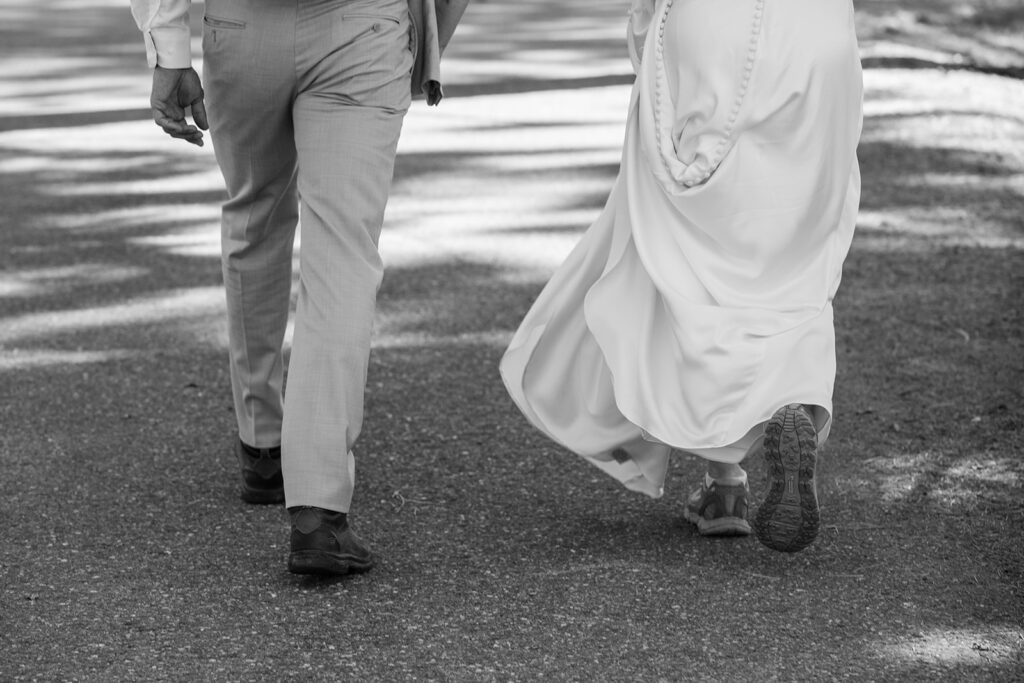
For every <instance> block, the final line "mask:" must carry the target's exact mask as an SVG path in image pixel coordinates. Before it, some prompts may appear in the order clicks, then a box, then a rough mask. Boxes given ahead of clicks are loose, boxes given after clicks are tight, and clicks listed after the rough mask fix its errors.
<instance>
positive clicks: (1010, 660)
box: [0, 3, 1024, 680]
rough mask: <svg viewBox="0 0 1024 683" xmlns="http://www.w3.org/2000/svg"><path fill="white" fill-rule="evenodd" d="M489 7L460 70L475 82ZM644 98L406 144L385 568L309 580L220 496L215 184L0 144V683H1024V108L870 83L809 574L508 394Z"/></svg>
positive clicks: (891, 77)
mask: <svg viewBox="0 0 1024 683" xmlns="http://www.w3.org/2000/svg"><path fill="white" fill-rule="evenodd" d="M9 4H10V3H9ZM489 5H491V3H481V5H480V6H478V7H476V8H474V10H473V11H474V12H479V13H480V14H479V15H478V16H479V17H480V22H479V23H478V24H470V25H471V26H476V28H477V30H476V31H475V32H474V31H471V32H468V34H469V35H468V36H467V41H466V47H465V51H466V52H465V54H466V55H467V57H466V62H467V63H470V62H472V61H479V62H482V61H485V59H484V58H485V56H486V55H487V54H488V53H487V52H486V45H485V41H484V37H485V36H486V31H485V28H486V27H489V26H493V25H495V24H496V23H498V21H499V18H500V15H499V14H494V15H490V14H484V12H485V10H486V11H487V12H492V11H493V9H492V8H489V7H487V6H489ZM26 6H27V5H26ZM610 6H611V3H609V4H608V6H607V7H606V6H605V5H602V11H604V10H606V9H607V10H608V11H609V13H610V11H611V10H610V9H608V8H609V7H610ZM14 7H17V5H14ZM48 7H50V8H51V9H52V8H56V7H58V5H57V3H52V4H50V5H48ZM60 7H61V8H63V9H67V10H68V11H69V12H72V14H74V12H75V11H76V10H74V8H72V7H71V6H70V5H67V4H66V3H65V4H61V5H60ZM492 7H493V6H492ZM92 10H94V11H95V12H96V13H97V16H98V17H99V18H102V19H104V20H110V21H116V20H118V19H117V18H118V17H121V18H122V19H123V13H124V9H123V8H121V7H118V8H115V7H114V6H113V5H112V4H109V5H108V4H97V5H96V6H95V7H94V8H92ZM540 10H541V6H540V4H539V3H523V4H522V7H521V8H519V9H518V10H517V11H518V12H521V13H523V16H521V17H520V18H521V19H522V18H523V17H525V16H529V17H532V19H531V21H535V22H541V20H542V19H544V17H545V16H546V15H544V14H542V13H541V12H540ZM5 11H6V10H5ZM553 11H555V12H556V15H557V16H558V17H561V19H562V20H564V21H565V22H568V23H569V24H571V23H572V21H574V19H573V17H574V16H576V15H574V14H573V12H577V13H582V12H583V10H582V9H580V6H579V4H578V3H574V4H572V5H571V6H567V7H566V8H563V9H560V8H554V10H553ZM130 28H131V31H132V32H134V28H133V27H130ZM592 29H593V27H591V29H588V30H592ZM0 30H6V25H5V24H3V22H0ZM487 30H490V29H487ZM580 36H581V37H580V38H579V41H578V44H577V45H576V49H578V51H580V52H584V51H586V50H593V51H596V52H597V53H603V52H607V53H608V54H609V55H610V54H611V51H612V48H611V47H608V45H610V44H611V43H605V42H602V41H605V38H600V39H598V38H592V37H586V33H585V32H584V33H581V34H580ZM7 38H8V36H7V35H4V36H3V39H4V40H7ZM558 38H559V36H555V37H554V38H552V40H553V41H554V42H555V43H557V42H558V40H557V39H558ZM124 39H125V41H128V40H129V36H128V34H127V33H126V34H125V36H124ZM130 39H131V40H132V41H134V39H135V35H134V33H131V38H130ZM538 40H539V39H538ZM524 41H525V42H524ZM615 44H616V45H617V43H615ZM125 45H127V42H126V43H125ZM523 45H527V46H528V47H529V48H530V50H532V51H535V52H537V51H541V52H542V51H543V49H542V48H543V44H542V43H536V44H532V45H531V44H529V41H526V40H525V39H516V40H511V39H510V40H509V42H508V44H507V45H505V46H504V48H503V50H504V52H503V54H505V55H506V56H507V59H508V60H509V62H510V63H516V64H520V65H521V62H522V54H524V52H523V51H522V50H521V48H522V46H523ZM25 47H26V49H28V46H25ZM111 50H113V51H114V52H116V51H117V50H116V48H115V47H113V46H112V47H111ZM517 51H518V52H517ZM527 52H528V51H527ZM470 56H471V57H472V59H470ZM504 58H505V57H503V59H504ZM485 66H487V68H497V67H496V66H495V65H493V64H490V65H485ZM522 70H523V69H522V68H520V69H519V71H522ZM556 71H557V70H556ZM80 75H82V74H80ZM517 77H518V76H517ZM558 77H559V78H565V79H572V78H582V77H583V76H579V75H578V74H576V75H574V74H573V73H571V72H570V71H569V69H568V66H566V72H565V73H562V74H561V75H559V76H558ZM76 78H77V77H76ZM941 79H947V80H945V81H942V82H941V83H940V80H941ZM957 79H975V80H957ZM72 80H74V79H72ZM129 80H130V84H129V85H128V86H127V89H126V91H125V92H129V91H132V92H134V91H138V92H143V93H144V90H145V84H144V83H140V82H139V79H138V78H137V77H133V78H132V79H129ZM485 81H486V82H490V81H489V80H488V79H484V78H482V77H481V80H480V84H481V85H480V87H481V88H485V87H486V83H485ZM566 82H568V81H566ZM63 87H64V86H59V88H63ZM534 89H535V90H536V88H534ZM55 92H57V91H55ZM62 92H70V91H69V90H66V91H62ZM954 92H959V93H964V92H969V93H971V94H969V95H965V96H963V97H960V98H955V99H954V98H951V97H950V96H949V94H950V93H954ZM993 93H999V95H998V97H994V96H992V95H993ZM51 94H52V93H46V94H45V98H48V97H50V95H51ZM627 94H628V93H627V92H626V89H625V88H623V87H608V88H592V89H589V90H587V91H568V90H566V91H557V92H551V91H537V92H532V93H521V94H518V95H515V96H512V95H493V96H480V97H466V98H453V99H451V100H449V101H446V102H445V103H444V104H443V105H442V107H441V108H439V109H438V110H436V111H430V112H424V110H423V109H422V108H421V109H414V111H413V113H412V114H411V115H410V118H409V121H408V123H407V126H406V131H405V139H403V143H402V149H401V156H400V159H399V162H398V169H397V172H396V181H395V191H394V198H393V201H392V204H391V206H390V208H389V213H388V226H387V228H386V230H385V234H384V237H383V239H382V249H383V252H384V254H385V258H386V260H387V263H388V270H387V274H386V276H385V280H384V284H383V286H382V289H381V293H380V306H379V315H378V318H377V329H376V334H375V338H374V350H373V353H372V356H371V367H370V376H369V383H368V389H367V422H366V426H365V430H364V433H363V437H362V439H361V441H360V444H359V446H358V457H359V462H360V466H359V484H358V494H357V499H356V512H355V515H354V519H355V520H356V524H357V528H358V530H359V531H360V533H361V534H363V535H364V536H366V537H367V538H368V539H369V540H370V542H371V543H372V545H373V547H374V548H375V549H377V550H378V551H379V552H380V553H381V555H382V561H381V566H380V567H379V568H378V569H377V570H375V571H374V572H373V573H371V574H368V575H366V576H362V577H354V578H351V579H346V580H342V581H332V582H327V583H315V582H309V581H306V580H299V579H295V578H294V577H291V576H288V575H287V574H286V573H285V572H284V571H283V560H284V552H285V544H286V535H287V531H286V527H285V525H284V513H283V511H282V510H281V509H280V508H269V509H263V508H252V507H247V506H245V505H243V504H242V503H241V502H240V501H238V500H237V499H236V493H235V490H234V486H235V484H234V478H235V476H236V472H235V466H234V464H233V462H232V461H231V460H230V457H229V456H228V449H229V446H230V443H231V438H232V430H233V417H232V413H231V410H230V396H229V389H228V378H227V370H226V364H225V362H224V333H223V323H222V307H223V304H222V299H223V297H222V294H221V292H220V283H219V279H220V276H219V272H220V269H219V263H218V258H217V253H218V246H217V218H218V209H217V204H218V202H219V201H220V199H221V197H222V196H223V193H222V189H221V185H220V181H219V177H218V175H217V171H216V168H215V166H214V163H213V159H212V155H211V154H210V153H209V150H208V149H206V150H194V149H190V148H185V147H184V146H176V145H173V144H170V142H169V141H166V140H164V139H162V138H161V137H160V136H159V134H158V133H157V131H156V130H155V129H154V128H153V127H152V124H151V123H149V122H148V121H143V120H139V121H124V122H118V123H110V122H109V120H108V119H102V117H101V119H102V121H104V122H101V121H97V120H94V119H90V118H88V116H89V115H88V112H87V111H86V109H85V108H84V107H83V108H82V110H81V111H78V112H76V111H75V110H74V108H73V107H72V109H71V110H69V111H63V112H57V113H55V115H59V116H61V117H65V116H66V117H67V118H62V119H60V121H61V126H62V127H61V128H50V127H48V123H47V122H45V121H41V122H39V123H40V125H34V124H32V121H31V120H30V119H27V118H22V119H18V123H17V125H11V126H9V127H7V128H6V129H2V132H0V176H2V178H3V183H2V187H3V205H4V207H5V211H4V214H3V216H2V217H0V238H2V244H3V249H2V250H0V426H2V429H0V465H2V466H3V468H4V481H5V483H6V484H7V487H6V491H7V493H6V494H5V497H4V498H3V499H2V500H0V516H2V518H3V520H4V522H5V528H6V530H7V533H6V535H5V537H4V540H5V544H4V546H3V547H2V548H0V576H2V580H3V584H4V587H5V588H4V598H3V600H4V605H3V610H2V611H0V614H2V616H0V619H4V623H5V624H9V625H15V624H16V625H17V628H14V627H13V626H12V627H11V628H5V629H2V631H0V644H2V647H0V649H2V650H3V651H4V652H5V657H4V659H3V660H2V661H0V677H4V678H11V677H14V678H16V677H26V678H27V677H31V676H39V677H44V678H70V677H74V676H87V677H96V678H113V679H132V678H143V677H146V678H152V679H160V678H161V677H162V676H166V673H165V672H168V671H174V672H175V675H180V677H185V678H215V677H222V678H242V677H266V678H274V677H279V676H280V675H281V673H282V672H283V671H289V672H291V671H295V672H302V674H303V675H306V674H308V677H309V678H314V679H315V678H318V677H319V678H322V679H328V678H330V677H332V676H337V675H341V674H338V672H345V675H348V674H351V675H352V676H357V675H358V676H362V677H366V678H371V679H372V678H403V677H404V678H407V677H412V676H416V677H419V678H424V679H431V678H436V679H449V678H450V679H460V680H470V679H471V680H480V679H483V680H487V679H495V678H497V679H503V678H533V677H536V676H537V675H546V676H547V677H549V678H556V679H557V678H565V679H573V678H579V677H583V676H594V677H598V678H600V677H612V678H622V679H631V678H657V677H659V676H662V677H665V678H669V679H671V678H674V677H676V676H677V675H678V672H679V671H681V670H686V671H698V670H699V671H703V672H706V674H707V676H706V677H707V678H708V679H709V680H712V679H715V678H720V677H721V676H723V675H729V676H731V677H734V678H741V679H744V678H746V679H758V678H763V677H764V672H765V671H766V670H769V671H772V672H777V674H778V676H779V677H781V678H786V679H799V678H812V679H828V678H834V677H837V676H839V675H845V676H850V677H854V678H856V677H863V678H867V679H871V678H874V679H878V678H890V677H892V678H895V677H899V678H914V677H919V678H922V679H927V678H929V677H935V676H950V677H967V678H971V677H977V678H980V677H983V676H985V675H992V676H997V677H1004V678H1009V677H1011V676H1012V674H1013V673H1014V672H1016V671H1019V668H1020V652H1021V650H1020V644H1019V635H1020V629H1019V614H1020V608H1021V600H1022V598H1021V595H1022V594H1021V590H1022V583H1021V582H1022V575H1021V565H1020V547H1021V541H1022V538H1021V531H1020V529H1021V522H1022V521H1024V519H1022V517H1024V509H1022V508H1021V505H1020V502H1019V500H1018V498H1019V495H1018V492H1019V488H1020V478H1021V476H1022V473H1024V470H1022V467H1021V464H1020V461H1019V457H1018V454H1019V453H1020V452H1021V450H1022V448H1024V443H1022V433H1024V430H1022V426H1024V414H1022V411H1021V404H1022V401H1021V389H1020V387H1021V386H1024V368H1022V365H1021V360H1020V354H1019V351H1020V340H1021V336H1022V331H1024V320H1022V311H1021V307H1020V297H1021V294H1022V292H1024V281H1022V279H1021V273H1024V259H1022V253H1024V250H1022V247H1024V245H1022V241H1024V235H1022V234H1021V223H1020V218H1019V216H1020V215H1021V213H1022V209H1024V207H1022V205H1021V204H1022V197H1024V193H1022V191H1021V187H1022V185H1021V178H1022V176H1024V149H1021V146H1020V142H1019V141H1020V140H1021V136H1020V132H1021V125H1022V123H1021V120H1020V117H1019V112H1020V111H1021V109H1020V108H1019V106H1018V103H1019V101H1020V99H1021V98H1022V97H1024V94H1022V93H1021V92H1020V89H1019V85H1017V84H1014V83H1013V82H1011V81H1005V82H1004V81H993V80H989V79H983V78H981V77H979V76H970V75H966V74H961V75H956V76H949V75H947V76H939V75H938V74H933V77H931V78H929V79H928V81H927V83H925V84H924V85H922V84H921V82H920V81H919V80H916V77H915V76H913V75H911V74H903V73H900V72H887V73H886V74H885V75H878V74H871V73H869V76H868V90H867V96H868V107H867V111H868V119H867V121H866V125H865V134H864V142H863V144H862V147H861V160H862V168H863V177H864V197H863V207H864V211H863V215H862V221H861V225H860V232H859V233H858V236H857V239H856V241H855V244H854V249H853V252H852V254H851V256H850V258H849V260H848V262H847V265H846V269H845V273H844V285H843V287H842V289H841V290H840V295H839V298H838V300H837V302H836V320H837V340H838V348H837V354H838V364H839V376H838V378H837V384H836V424H835V429H834V432H833V435H832V439H831V441H830V442H829V444H828V446H827V449H826V451H825V453H826V455H825V457H824V459H823V461H822V475H821V489H822V500H823V504H824V508H823V518H824V529H823V532H822V535H821V538H820V539H819V541H818V543H817V544H815V545H814V546H813V547H812V548H811V549H809V550H808V551H806V552H805V553H801V554H799V555H797V556H787V555H779V554H775V553H771V552H770V551H767V550H765V549H763V548H761V547H760V546H758V545H757V544H756V543H754V542H753V541H751V540H749V539H747V540H729V541H709V540H707V539H701V538H699V537H697V536H696V535H695V534H694V533H693V531H692V530H691V529H690V528H689V527H687V526H685V525H683V524H682V523H681V522H680V518H679V517H680V515H679V512H680V510H679V508H680V498H681V497H682V495H683V494H684V493H685V492H686V491H687V490H688V489H689V487H690V486H691V485H692V484H693V482H694V481H695V479H696V477H698V476H699V463H697V462H696V461H695V459H694V458H689V457H679V458H677V459H676V461H675V463H674V466H673V468H672V470H671V471H670V475H669V481H668V495H667V496H666V498H665V499H663V500H659V501H650V500H646V499H643V498H641V497H638V496H636V495H634V494H630V493H629V492H626V491H624V490H621V489H620V488H618V487H617V486H615V485H614V484H613V483H612V482H610V481H609V480H607V478H605V477H604V476H603V475H601V474H600V473H599V472H597V471H596V470H593V469H592V468H591V467H589V466H588V465H586V464H585V463H584V462H582V461H581V460H580V459H578V458H576V457H575V456H573V455H571V454H569V453H566V452H565V451H564V450H562V449H560V448H558V447H557V446H555V445H553V444H551V443H549V442H547V441H546V440H545V439H544V438H542V437H541V436H540V435H539V434H537V433H536V432H534V431H533V430H531V429H530V428H528V426H527V425H526V423H525V421H524V420H523V419H522V417H521V416H520V415H519V414H518V413H517V412H516V411H515V409H514V408H513V406H512V405H511V404H510V402H509V400H508V399H507V396H506V394H505V391H504V388H503V386H502V384H501V380H500V377H499V376H498V374H497V363H498V360H499V358H500V355H501V353H502V351H503V349H504V347H505V345H506V344H507V342H508V339H509V338H510V335H511V333H512V331H513V330H514V329H515V327H516V325H517V324H518V322H519V320H520V319H521V318H522V316H523V314H524V313H525V312H526V310H527V308H528V307H529V305H530V303H531V302H532V301H533V299H534V298H535V297H536V295H537V294H538V292H539V291H540V288H541V287H542V286H543V283H544V282H545V281H546V279H547V277H548V275H549V274H550V272H551V271H552V269H553V268H554V267H555V266H556V265H557V263H558V262H560V261H561V259H562V258H563V257H564V256H565V254H566V253H567V251H568V249H570V248H571V246H572V244H573V243H574V241H575V240H576V239H577V237H578V235H579V234H580V233H581V232H582V230H583V229H585V227H586V226H587V225H588V224H589V223H590V221H592V220H593V218H594V217H595V216H596V215H597V213H598V212H599V211H600V208H601V205H602V203H603V201H604V197H605V195H606V193H607V191H608V189H609V188H610V186H611V183H612V181H613V178H614V175H615V172H616V168H617V161H618V146H619V144H620V141H621V137H622V125H623V121H624V119H625V106H626V102H627ZM79 96H81V95H79ZM143 97H144V94H143ZM19 116H24V114H19ZM119 121H120V120H119ZM751 472H752V482H753V483H754V484H755V493H756V492H757V491H758V490H759V489H758V486H759V482H760V478H761V474H762V473H761V471H760V466H759V464H758V463H753V464H752V467H751ZM723 596H724V597H723ZM709 614H713V615H715V618H713V619H709V618H708V615H709ZM811 632H813V633H814V642H815V644H816V647H815V648H807V646H806V645H807V639H808V637H809V636H808V634H809V633H811ZM55 640H57V641H59V642H60V643H61V644H62V647H61V653H60V654H59V655H56V656H55V655H54V654H53V648H52V644H53V642H54V641H55ZM309 652H316V653H318V658H317V660H316V661H311V660H306V659H302V661H299V662H297V661H296V660H297V657H299V658H301V655H302V653H309ZM736 652H744V653H745V657H744V658H743V659H742V660H737V659H736V658H735V656H734V654H735V653H736ZM823 652H827V653H828V656H823V655H822V653H823ZM296 653H300V655H297V654H296ZM307 665H308V667H307Z"/></svg>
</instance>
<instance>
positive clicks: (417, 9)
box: [408, 0, 469, 104]
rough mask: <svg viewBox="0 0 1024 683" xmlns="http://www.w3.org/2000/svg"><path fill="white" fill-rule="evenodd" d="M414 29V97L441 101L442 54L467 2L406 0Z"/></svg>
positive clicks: (435, 102) (464, 0) (432, 102)
mask: <svg viewBox="0 0 1024 683" xmlns="http://www.w3.org/2000/svg"><path fill="white" fill-rule="evenodd" d="M408 1H409V17H410V18H411V19H412V28H413V41H414V43H413V55H414V56H415V58H416V61H415V63H414V65H413V69H412V94H413V96H420V95H426V98H427V104H437V103H438V102H440V101H441V97H442V96H443V94H444V93H443V92H442V91H441V53H442V52H444V49H445V47H447V46H448V41H449V40H451V38H452V34H453V33H455V27H456V26H457V25H458V23H459V19H461V18H462V13H463V12H465V11H466V6H467V5H468V4H469V0H408Z"/></svg>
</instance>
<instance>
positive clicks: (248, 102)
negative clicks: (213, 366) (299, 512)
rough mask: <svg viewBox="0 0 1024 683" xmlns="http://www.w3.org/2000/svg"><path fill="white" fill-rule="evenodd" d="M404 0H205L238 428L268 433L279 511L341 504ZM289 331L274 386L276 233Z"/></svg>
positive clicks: (263, 439) (389, 161) (279, 321)
mask: <svg viewBox="0 0 1024 683" xmlns="http://www.w3.org/2000/svg"><path fill="white" fill-rule="evenodd" d="M409 30H410V23H409V11H408V7H407V4H406V0H207V2H206V16H205V17H204V31H203V56H204V83H205V88H206V100H207V107H208V110H209V114H210V129H211V136H212V138H213V144H214V150H215V152H216V156H217V161H218V163H219V165H220V168H221V171H222V172H223V174H224V179H225V182H226V184H227V190H228V200H227V202H226V203H225V204H224V207H223V213H222V245H223V273H224V284H225V288H226V291H227V303H228V318H229V341H230V362H231V381H232V387H233V395H234V405H235V413H236V417H237V421H238V432H239V437H240V438H241V439H242V441H243V442H245V443H246V444H248V445H250V446H255V447H261V448H264V447H273V446H276V445H278V444H280V445H281V450H282V468H283V472H284V484H285V499H286V504H287V505H288V506H289V507H293V506H300V505H312V506H316V507H321V508H325V509H328V510H337V511H341V512H347V511H348V509H349V506H350V504H351V500H352V487H353V476H354V466H355V465H354V463H355V461H354V457H353V455H352V446H353V444H354V443H355V441H356V439H357V437H358V436H359V431H360V429H361V425H362V420H363V392H364V389H365V385H366V370H367V363H368V359H369V352H370V332H371V326H372V322H373V315H374V308H375V303H376V296H377V289H378V287H379V286H380V282H381V277H382V274H383V267H382V264H381V259H380V255H379V253H378V251H377V241H378V238H379V235H380V230H381V223H382V221H383V216H384V207H385V204H386V202H387V196H388V191H389V188H390V184H391V178H392V173H393V170H394V160H395V149H396V145H397V143H398V136H399V132H400V131H401V127H402V120H403V118H404V115H405V112H406V110H407V109H408V107H409V103H410V92H409V78H410V71H411V69H412V64H413V56H412V52H411V48H410V35H409ZM300 216H301V238H302V239H301V244H302V247H301V250H300V261H299V264H300V265H299V267H300V276H299V287H298V304H297V310H296V315H295V333H294V339H293V343H292V351H291V358H290V361H289V366H288V379H287V388H286V393H287V398H285V397H284V393H285V387H284V357H283V352H282V345H283V340H284V335H285V328H286V326H287V322H288V311H289V302H290V294H291V281H292V244H293V240H294V234H295V228H296V224H297V222H298V221H299V218H300Z"/></svg>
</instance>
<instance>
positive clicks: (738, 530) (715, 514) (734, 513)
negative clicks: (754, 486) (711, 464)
mask: <svg viewBox="0 0 1024 683" xmlns="http://www.w3.org/2000/svg"><path fill="white" fill-rule="evenodd" d="M748 493H749V488H748V487H747V483H746V482H743V483H742V484H734V485H728V484H721V483H719V482H717V481H715V480H713V479H712V480H711V482H710V483H708V478H707V477H704V480H703V481H702V482H701V484H700V488H699V489H697V490H696V491H694V492H693V493H691V494H690V497H689V498H688V499H687V500H686V508H685V509H684V510H683V517H685V518H686V521H688V522H692V523H693V524H696V525H697V531H698V532H699V533H700V535H701V536H747V535H749V534H750V524H749V523H748V522H747V494H748Z"/></svg>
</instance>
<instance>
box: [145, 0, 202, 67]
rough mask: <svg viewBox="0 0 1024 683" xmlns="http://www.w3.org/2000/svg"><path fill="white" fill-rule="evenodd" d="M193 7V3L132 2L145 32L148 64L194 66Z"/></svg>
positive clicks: (172, 0)
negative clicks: (190, 14)
mask: <svg viewBox="0 0 1024 683" xmlns="http://www.w3.org/2000/svg"><path fill="white" fill-rule="evenodd" d="M190 5H191V1H190V0H131V6H132V16H133V17H134V18H135V23H136V24H138V26H139V29H140V30H141V31H142V37H143V40H144V41H145V43H146V61H147V63H148V64H149V65H150V66H151V67H153V66H157V65H160V66H162V67H164V68H167V69H184V68H187V67H189V66H192V48H191V39H192V36H191V33H190V31H189V24H188V10H189V6H190Z"/></svg>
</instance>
